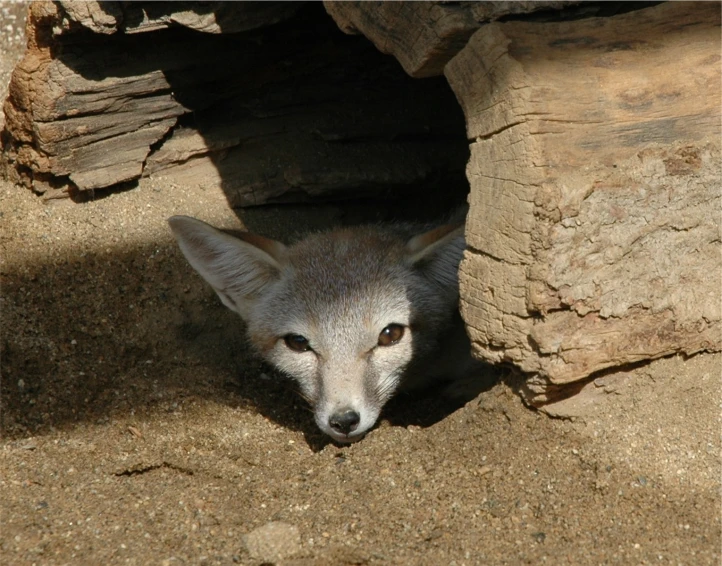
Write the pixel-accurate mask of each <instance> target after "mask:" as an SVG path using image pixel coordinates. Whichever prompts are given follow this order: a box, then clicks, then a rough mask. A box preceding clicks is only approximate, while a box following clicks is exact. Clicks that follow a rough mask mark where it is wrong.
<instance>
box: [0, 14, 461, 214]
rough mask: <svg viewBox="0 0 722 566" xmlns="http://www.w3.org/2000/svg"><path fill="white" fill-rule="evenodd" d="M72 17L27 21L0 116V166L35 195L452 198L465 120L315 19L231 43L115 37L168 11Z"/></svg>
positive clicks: (435, 94) (198, 37)
mask: <svg viewBox="0 0 722 566" xmlns="http://www.w3.org/2000/svg"><path fill="white" fill-rule="evenodd" d="M70 4H71V5H72V9H73V10H74V12H73V14H74V17H76V18H78V21H77V22H76V21H75V20H72V22H75V23H72V22H71V23H67V21H68V17H69V16H68V14H69V13H68V12H67V11H66V10H65V9H61V7H60V6H59V5H58V4H53V3H43V2H38V3H34V4H33V5H32V10H31V18H30V20H31V21H30V24H29V29H30V31H31V35H32V38H33V40H32V41H31V42H30V49H29V51H28V54H27V55H26V57H25V59H24V60H23V61H22V62H21V64H20V65H18V67H17V69H16V70H15V73H14V75H13V80H12V84H11V86H10V96H9V98H8V100H7V102H6V104H5V112H6V116H7V122H6V129H7V132H8V135H7V137H8V138H9V139H10V142H9V143H8V144H7V150H6V151H7V154H8V160H9V161H11V165H12V166H13V167H12V169H13V171H15V172H19V174H18V176H20V177H23V176H24V180H25V182H26V184H28V185H32V186H33V187H34V188H35V189H36V190H37V191H39V192H43V191H46V190H48V189H49V188H56V190H57V189H58V187H60V188H62V184H63V183H64V182H68V183H69V185H70V186H71V187H72V188H73V189H77V190H80V191H88V190H94V189H99V188H104V187H109V186H113V185H115V184H118V183H122V182H126V181H133V180H136V179H138V178H140V177H141V176H142V175H150V174H162V175H164V176H166V177H167V178H169V180H171V181H173V182H177V183H194V184H201V185H204V186H206V187H219V186H220V187H222V188H223V190H224V191H225V192H226V193H227V195H228V197H229V201H230V203H231V204H232V205H233V206H241V205H253V204H262V203H264V202H267V201H269V200H299V199H305V198H307V197H308V196H309V195H315V196H318V195H329V196H332V197H335V198H339V197H360V196H369V195H372V194H378V193H387V192H389V191H391V192H399V191H403V190H407V191H411V190H415V191H419V190H423V189H424V188H427V187H429V186H432V185H434V186H438V185H441V186H445V187H447V188H453V187H457V189H458V190H459V191H463V190H464V189H463V188H464V185H465V180H464V178H463V169H464V164H465V162H466V160H467V158H468V146H467V143H466V140H465V137H464V134H463V114H462V112H461V109H460V108H458V104H457V103H456V101H455V99H454V96H453V93H451V92H450V91H449V89H448V87H447V86H446V84H445V81H444V79H443V78H441V77H439V78H438V79H432V80H427V81H414V80H413V79H411V78H409V77H408V76H407V75H406V74H405V73H404V72H403V71H402V70H401V69H400V68H398V65H397V64H396V63H395V61H393V60H391V59H390V58H388V57H384V56H383V55H381V54H380V53H378V52H377V51H376V50H375V49H374V48H373V46H372V45H370V44H369V43H368V42H367V41H365V40H363V39H362V38H351V37H347V36H345V35H344V34H342V33H340V32H339V31H338V29H337V28H336V27H335V26H334V24H333V22H332V21H331V19H330V18H328V16H327V15H326V14H325V13H324V12H323V10H322V8H321V7H320V6H307V9H306V10H305V11H304V14H302V15H300V16H298V18H297V20H296V19H294V20H293V21H292V22H287V23H285V24H280V25H278V26H273V27H268V28H264V29H261V30H258V31H253V32H246V33H243V34H235V35H233V36H228V35H225V34H224V35H211V34H195V33H193V32H190V31H187V30H184V29H173V30H163V31H153V32H150V33H142V34H133V35H128V34H126V33H122V31H124V30H125V27H127V26H128V25H129V22H130V21H131V20H132V18H131V17H130V15H129V14H132V13H134V12H133V11H136V12H137V11H141V12H143V13H144V14H146V16H147V14H148V13H150V10H151V9H153V10H161V9H167V8H165V6H169V7H170V9H175V8H176V7H177V5H176V4H168V5H166V4H163V6H157V5H156V3H149V4H148V8H147V9H146V8H144V6H146V4H145V3H136V4H132V5H125V4H123V5H122V6H118V5H116V4H114V3H109V4H108V5H106V4H105V3H102V4H100V5H96V4H93V3H90V4H87V5H83V6H78V5H76V3H70ZM199 6H200V8H199V9H200V10H201V11H204V10H207V9H208V7H207V6H205V4H203V3H200V4H199ZM235 6H236V8H234V9H236V10H238V11H239V13H240V14H241V15H242V14H243V13H244V10H250V9H251V8H252V7H253V6H257V4H256V3H235ZM63 8H67V7H66V6H65V5H64V4H63ZM230 9H231V7H225V5H224V8H223V10H226V11H227V10H230ZM113 10H115V12H114V11H113ZM109 13H110V14H111V15H112V14H115V16H113V17H114V18H115V19H114V20H113V21H112V22H111V21H110V20H108V19H103V18H102V17H101V15H102V14H105V15H107V14H109ZM252 13H255V12H252ZM156 16H157V14H156ZM108 17H110V16H108ZM177 17H178V14H177V13H174V14H173V18H174V21H175V19H177ZM147 19H148V17H146V20H147ZM144 21H145V20H144ZM149 21H150V20H149ZM153 21H160V22H161V23H162V22H164V21H165V20H163V19H162V18H160V17H159V16H158V17H157V18H156V20H153ZM63 22H65V23H63ZM80 23H82V25H83V26H84V28H83V29H85V28H87V29H100V28H102V29H103V30H105V31H104V32H103V33H88V31H87V29H85V31H84V32H83V33H79V32H78V26H79V25H80ZM144 25H145V24H144ZM158 25H161V24H160V23H159V24H158ZM124 26H125V27H124ZM150 27H151V26H150V24H148V25H145V27H144V28H143V29H146V30H147V29H150ZM58 30H60V31H58ZM63 30H66V31H63ZM108 30H115V33H110V34H109V33H106V32H107V31H108ZM132 31H137V29H136V28H133V30H132ZM224 31H225V28H224ZM38 38H39V39H38ZM371 85H379V86H375V87H374V86H371ZM440 108H445V109H448V111H444V112H439V109H440ZM186 115H187V118H185V119H183V120H181V121H180V122H179V119H180V118H182V117H183V116H186Z"/></svg>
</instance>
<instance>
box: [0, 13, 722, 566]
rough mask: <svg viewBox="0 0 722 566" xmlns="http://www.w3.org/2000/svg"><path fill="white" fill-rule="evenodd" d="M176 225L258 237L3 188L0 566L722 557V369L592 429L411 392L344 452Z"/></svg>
mask: <svg viewBox="0 0 722 566" xmlns="http://www.w3.org/2000/svg"><path fill="white" fill-rule="evenodd" d="M5 6H6V5H5V4H3V5H2V7H3V9H4V8H5ZM3 14H4V12H3ZM6 21H7V19H6ZM2 25H5V24H3V23H2V21H0V27H1V26H2ZM3 37H6V36H3ZM3 41H4V40H3ZM2 53H3V55H2V56H0V63H1V64H0V73H2V78H3V80H6V77H7V74H6V73H4V72H3V70H4V69H6V68H8V67H11V65H8V64H7V61H8V60H9V58H10V57H14V56H15V55H14V54H13V53H11V51H10V50H5V51H3V52H2ZM2 88H3V89H4V88H5V85H3V86H2ZM178 213H182V214H189V215H192V216H196V217H199V218H201V219H203V220H206V221H208V222H211V223H213V224H216V225H218V226H222V227H227V228H233V227H240V226H242V224H241V221H240V220H239V218H238V217H237V216H236V215H235V214H234V213H233V212H232V211H231V210H229V208H228V206H227V203H226V201H225V198H224V197H223V195H222V194H221V193H220V191H219V192H217V193H216V192H211V191H200V190H198V189H195V188H193V187H179V186H172V185H170V184H168V183H164V182H163V180H162V179H156V180H153V181H144V182H143V183H141V184H140V186H139V187H137V188H135V189H133V190H128V191H125V192H119V193H115V194H112V195H110V196H105V197H103V198H101V195H97V198H96V199H95V200H91V201H90V202H86V203H83V204H74V203H72V202H70V201H49V202H43V201H42V200H41V199H39V198H38V197H36V196H34V195H33V194H31V193H30V192H28V191H26V190H24V189H20V188H16V187H14V186H12V185H10V184H7V183H0V226H2V230H1V232H0V258H1V262H2V263H1V264H0V272H1V275H2V297H1V300H2V302H1V303H0V304H1V306H2V337H1V339H0V345H2V382H1V386H2V388H1V393H2V416H1V418H2V421H1V423H2V434H3V438H2V447H1V449H0V510H1V512H2V515H1V523H0V562H1V563H3V564H13V565H15V564H18V565H20V564H38V565H41V564H43V565H45V564H49V565H50V564H169V565H170V564H234V563H240V564H253V565H260V564H263V563H267V564H268V563H280V564H298V565H302V564H303V565H305V564H308V565H311V564H314V565H315V564H429V565H431V564H456V565H459V566H460V565H462V564H468V565H472V564H541V563H547V564H674V565H678V564H683V565H698V564H719V563H720V555H721V553H720V544H721V537H720V408H721V406H722V405H721V403H722V399H721V397H720V375H721V371H720V368H721V363H722V359H721V358H720V356H713V355H698V356H694V357H692V358H689V359H683V358H681V357H676V358H668V359H664V360H659V361H656V362H653V363H650V364H648V365H642V366H639V367H637V368H636V369H633V370H630V371H628V372H619V373H610V374H608V375H606V376H605V377H604V383H605V386H604V387H603V391H604V393H603V394H600V395H597V396H596V397H594V399H595V401H594V403H593V405H592V406H588V407H586V408H585V410H584V416H583V417H578V418H575V419H553V418H550V417H548V416H546V415H544V414H542V413H538V412H535V411H533V410H530V409H528V408H526V407H525V406H524V405H523V404H522V403H521V401H520V400H519V398H518V397H517V396H516V395H515V394H514V393H513V391H512V390H511V389H510V388H509V387H508V386H507V385H506V384H504V383H499V384H497V385H496V386H494V387H493V388H492V389H490V390H489V391H486V392H484V393H482V394H481V395H480V396H479V397H478V398H477V399H475V400H474V401H472V402H470V403H468V404H467V405H466V406H464V407H462V408H459V409H458V410H454V409H455V408H454V407H450V406H446V405H444V404H443V403H440V402H439V401H438V398H437V397H436V396H435V395H434V394H429V395H426V396H421V397H403V398H399V399H397V401H396V402H395V403H392V405H391V406H390V407H389V408H388V410H387V411H386V413H385V418H384V419H383V420H382V422H381V424H380V426H379V427H378V428H377V429H376V430H374V431H372V432H371V433H370V434H369V435H368V436H367V437H366V438H365V439H364V440H363V441H361V442H359V443H357V444H354V445H351V446H344V447H339V446H336V445H334V444H332V443H330V442H329V441H328V440H327V439H326V438H325V437H324V436H323V435H321V434H320V433H319V432H318V431H317V430H316V428H315V425H314V424H313V420H312V416H311V413H310V412H309V411H308V409H307V407H306V406H305V405H304V403H303V401H302V400H301V399H300V398H299V397H298V396H297V395H296V394H295V392H294V391H293V390H292V388H291V387H289V385H288V384H287V383H286V382H284V381H283V380H282V379H280V378H278V377H277V376H275V375H274V374H273V372H272V371H270V369H269V368H267V367H264V366H263V364H261V363H260V362H259V361H258V360H257V359H256V358H254V357H253V355H252V353H251V352H250V351H249V350H248V349H247V347H246V345H245V342H244V339H243V325H242V323H241V322H240V320H239V319H238V318H237V317H236V316H235V315H234V314H233V313H231V312H230V311H227V310H226V309H224V308H223V307H222V306H221V305H220V302H219V301H218V300H217V299H216V297H215V295H214V294H213V292H212V291H211V290H210V289H209V288H208V287H207V286H206V285H205V284H204V283H203V281H202V280H201V279H200V278H199V277H198V276H197V275H196V274H195V273H194V272H193V271H192V270H191V269H190V268H189V267H188V266H187V264H186V263H185V261H184V260H183V258H182V257H181V256H180V253H179V251H178V250H177V248H176V246H175V244H174V243H173V242H172V240H171V235H170V232H169V230H168V229H167V226H166V222H165V220H166V218H167V217H168V216H171V215H173V214H178ZM343 218H345V212H344V211H342V210H340V209H337V208H334V207H322V208H315V209H299V208H284V209H266V210H257V211H251V212H248V213H246V214H245V215H244V216H243V218H242V220H243V222H244V223H245V224H246V225H248V226H251V227H253V228H254V229H255V230H257V231H263V230H264V228H265V229H267V230H268V232H272V233H274V235H277V233H278V232H279V227H285V229H284V230H280V231H281V232H285V233H286V236H292V235H293V234H294V233H296V232H300V231H302V230H303V229H304V227H308V226H313V227H315V226H317V225H320V224H323V223H325V222H327V221H328V220H329V219H336V220H339V219H341V220H342V219H343ZM592 386H593V385H592Z"/></svg>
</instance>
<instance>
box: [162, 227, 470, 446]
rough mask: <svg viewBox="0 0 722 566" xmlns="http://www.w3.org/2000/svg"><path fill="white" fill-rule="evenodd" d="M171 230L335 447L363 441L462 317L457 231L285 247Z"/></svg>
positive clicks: (371, 230) (358, 234) (338, 237)
mask: <svg viewBox="0 0 722 566" xmlns="http://www.w3.org/2000/svg"><path fill="white" fill-rule="evenodd" d="M169 224H170V227H171V229H172V231H173V234H174V235H175V237H176V239H177V240H178V243H179V244H180V248H181V250H182V252H183V254H184V255H185V257H186V258H187V260H188V261H189V262H190V264H191V265H192V266H193V268H194V269H196V271H198V273H200V275H201V276H203V278H204V279H205V280H206V281H207V282H208V283H210V285H211V286H212V287H213V289H214V290H215V291H216V293H217V294H218V296H219V297H220V299H221V301H223V304H225V305H226V306H227V307H228V308H230V309H231V310H233V311H235V312H237V313H238V314H239V315H241V317H243V319H244V320H245V322H246V324H247V328H248V335H249V338H250V340H251V342H252V343H253V345H254V346H255V347H256V348H257V349H258V350H259V352H260V353H261V354H262V355H263V356H264V357H265V358H266V360H268V361H269V362H270V363H272V364H273V365H274V366H276V367H277V368H278V369H280V370H281V371H283V372H284V373H286V374H288V375H290V376H291V377H292V378H294V379H295V380H296V381H297V382H298V384H299V387H300V390H301V394H302V395H303V396H304V397H305V398H306V399H307V400H308V401H309V402H310V404H311V405H312V407H313V409H314V415H315V420H316V423H317V424H318V426H319V428H320V429H321V430H322V431H323V432H325V433H326V434H328V435H329V436H331V437H332V438H333V439H335V440H336V441H338V442H353V441H355V440H359V439H360V438H362V437H363V435H364V434H365V433H366V432H367V431H368V430H369V429H370V428H371V427H372V426H373V425H374V423H375V422H376V420H377V418H378V416H379V413H380V412H381V408H382V407H383V406H384V404H385V403H386V401H388V400H389V398H390V397H391V396H392V395H393V394H394V392H395V391H396V390H397V388H398V386H399V385H400V384H401V383H402V381H403V380H404V377H405V376H406V373H407V372H408V371H410V370H411V368H414V367H415V368H420V367H422V366H423V365H424V363H423V362H422V363H421V364H419V360H423V359H424V357H425V354H428V355H430V356H433V355H434V354H433V352H434V351H435V346H436V345H437V342H438V340H439V332H440V329H443V328H444V327H446V326H448V325H450V324H451V321H452V319H453V317H454V314H455V313H456V312H458V275H457V271H458V266H459V262H460V260H461V256H462V254H463V250H464V246H465V244H464V236H463V228H462V227H461V226H458V225H447V226H441V227H439V228H436V229H434V230H432V231H430V232H425V233H423V234H420V235H417V236H414V237H411V238H408V237H405V236H403V235H401V234H397V233H395V232H394V231H391V230H389V229H384V228H382V227H373V226H367V227H362V228H353V229H339V230H336V231H331V232H327V233H321V234H314V235H311V236H309V237H307V238H305V239H304V240H301V241H300V242H298V243H296V244H293V245H291V246H285V245H283V244H281V243H280V242H277V241H274V240H270V239H268V238H264V237H262V236H257V235H255V234H251V233H244V234H241V235H240V236H239V237H234V236H231V235H228V234H226V233H224V232H221V231H219V230H216V229H215V228H213V227H212V226H209V225H208V224H206V223H204V222H201V221H200V220H196V219H193V218H189V217H187V216H174V217H172V218H170V219H169ZM412 362H413V363H412ZM429 362H430V363H433V360H429Z"/></svg>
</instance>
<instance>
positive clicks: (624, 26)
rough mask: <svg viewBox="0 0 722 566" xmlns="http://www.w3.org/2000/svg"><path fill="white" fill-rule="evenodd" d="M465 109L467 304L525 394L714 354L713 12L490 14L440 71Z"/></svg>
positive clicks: (479, 342) (476, 337) (494, 356)
mask: <svg viewBox="0 0 722 566" xmlns="http://www.w3.org/2000/svg"><path fill="white" fill-rule="evenodd" d="M445 72H446V76H447V78H448V79H449V83H450V84H451V86H452V88H453V89H454V91H455V93H456V95H457V97H458V99H459V101H460V103H461V105H462V107H463V108H464V112H465V114H466V119H467V133H468V136H469V138H470V139H471V140H473V143H472V146H471V153H472V156H471V160H470V162H469V165H468V167H467V175H468V177H469V181H470V183H471V194H470V202H471V211H470V215H469V219H468V222H467V240H468V245H469V250H468V252H467V254H466V257H465V259H464V261H463V264H462V268H461V294H462V313H463V315H464V318H465V320H466V322H467V324H468V328H469V331H470V334H471V336H472V339H473V344H474V348H475V352H476V354H477V355H478V356H479V357H481V358H483V359H486V360H489V361H492V362H511V363H513V364H514V365H516V366H517V367H519V368H520V369H521V370H523V371H524V372H528V373H530V374H533V375H534V377H533V378H532V379H530V380H529V381H528V382H527V387H528V390H527V396H528V398H529V399H530V400H531V401H533V402H535V403H542V402H546V401H549V400H551V399H552V398H553V397H554V396H555V395H556V390H557V389H558V386H559V385H561V384H566V383H570V382H574V381H577V380H580V379H583V378H586V377H587V376H589V375H590V374H592V373H593V372H596V371H599V370H602V369H604V368H608V367H612V366H619V365H622V364H627V363H631V362H636V361H640V360H647V359H653V358H657V357H661V356H666V355H670V354H674V353H684V354H692V353H694V352H699V351H702V350H720V349H721V348H722V336H721V334H722V326H721V325H720V321H721V318H722V316H721V312H720V288H721V286H720V283H721V280H720V274H721V270H720V268H721V266H720V231H719V211H720V173H721V171H720V137H719V136H720V11H719V6H718V5H717V4H708V3H697V4H689V3H684V4H679V3H669V4H661V5H658V6H655V7H651V8H647V9H644V10H640V11H636V12H631V13H628V14H624V15H620V16H615V17H613V18H592V19H588V20H582V21H577V22H569V23H563V22H562V23H545V24H529V23H521V22H512V23H507V24H498V23H495V24H491V25H489V26H487V27H485V28H484V29H481V30H479V31H478V32H476V34H475V35H474V36H472V38H471V40H470V41H469V43H468V45H467V46H466V47H465V48H464V49H463V50H462V51H461V52H460V53H459V55H458V56H456V57H455V58H454V59H453V60H452V61H451V62H450V63H449V64H448V66H447V67H446V71H445Z"/></svg>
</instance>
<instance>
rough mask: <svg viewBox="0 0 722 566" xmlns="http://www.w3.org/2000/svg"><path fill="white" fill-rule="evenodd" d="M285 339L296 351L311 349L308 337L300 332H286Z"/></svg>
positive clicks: (290, 347) (289, 346)
mask: <svg viewBox="0 0 722 566" xmlns="http://www.w3.org/2000/svg"><path fill="white" fill-rule="evenodd" d="M283 341H284V342H285V343H286V346H288V348H289V349H291V350H293V351H294V352H308V351H309V350H310V349H311V347H310V346H309V345H308V338H306V337H305V336H301V335H300V334H286V335H285V336H284V337H283Z"/></svg>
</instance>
